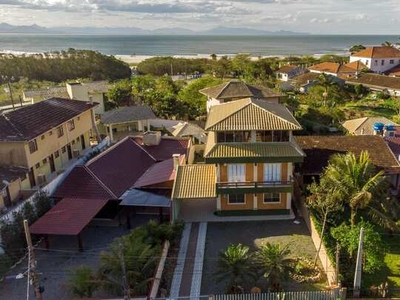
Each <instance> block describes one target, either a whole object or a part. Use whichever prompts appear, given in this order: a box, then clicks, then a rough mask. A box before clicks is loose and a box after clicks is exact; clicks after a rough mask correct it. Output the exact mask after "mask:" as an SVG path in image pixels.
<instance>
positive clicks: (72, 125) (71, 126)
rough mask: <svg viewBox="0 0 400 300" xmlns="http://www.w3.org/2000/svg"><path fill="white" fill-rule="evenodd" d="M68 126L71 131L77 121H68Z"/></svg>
mask: <svg viewBox="0 0 400 300" xmlns="http://www.w3.org/2000/svg"><path fill="white" fill-rule="evenodd" d="M67 128H68V130H69V131H72V130H74V129H75V122H74V120H71V121H68V122H67Z"/></svg>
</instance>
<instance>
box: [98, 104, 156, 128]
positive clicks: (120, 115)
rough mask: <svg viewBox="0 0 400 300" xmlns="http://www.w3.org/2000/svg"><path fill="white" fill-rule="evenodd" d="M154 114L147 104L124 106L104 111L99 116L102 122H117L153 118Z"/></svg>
mask: <svg viewBox="0 0 400 300" xmlns="http://www.w3.org/2000/svg"><path fill="white" fill-rule="evenodd" d="M155 118H156V115H155V114H154V113H153V111H152V110H151V108H150V107H149V106H147V105H138V106H125V107H120V108H117V109H113V110H109V111H106V112H105V113H104V114H103V115H102V116H101V122H102V123H103V124H107V125H108V124H118V123H127V122H134V121H140V120H149V119H155Z"/></svg>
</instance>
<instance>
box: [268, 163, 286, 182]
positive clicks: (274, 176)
mask: <svg viewBox="0 0 400 300" xmlns="http://www.w3.org/2000/svg"><path fill="white" fill-rule="evenodd" d="M281 180H282V164H280V163H274V164H264V181H267V182H280V181H281Z"/></svg>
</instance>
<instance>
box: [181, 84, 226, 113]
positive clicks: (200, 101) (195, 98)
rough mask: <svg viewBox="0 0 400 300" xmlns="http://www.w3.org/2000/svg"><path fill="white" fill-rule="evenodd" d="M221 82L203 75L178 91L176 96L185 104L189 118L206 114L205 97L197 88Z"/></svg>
mask: <svg viewBox="0 0 400 300" xmlns="http://www.w3.org/2000/svg"><path fill="white" fill-rule="evenodd" d="M221 82H222V81H221V80H220V79H217V78H213V77H203V78H199V79H196V80H194V81H192V82H191V83H189V84H188V85H187V86H186V87H185V88H184V89H182V90H181V91H180V92H179V94H178V97H179V99H180V100H181V101H182V102H183V103H184V105H185V106H186V108H187V112H188V115H189V119H191V120H194V119H195V118H196V117H199V116H203V115H205V114H206V103H207V97H206V96H205V95H203V94H200V93H199V90H201V89H204V88H206V87H210V86H214V85H217V84H220V83H221Z"/></svg>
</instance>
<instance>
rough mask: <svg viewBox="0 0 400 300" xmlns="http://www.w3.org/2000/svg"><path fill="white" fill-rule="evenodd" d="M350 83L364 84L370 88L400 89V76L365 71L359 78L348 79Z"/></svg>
mask: <svg viewBox="0 0 400 300" xmlns="http://www.w3.org/2000/svg"><path fill="white" fill-rule="evenodd" d="M346 83H350V84H362V85H365V86H367V87H369V88H377V89H391V90H400V78H399V77H391V76H386V75H379V74H372V73H364V74H360V76H359V77H358V78H351V79H348V80H347V81H346Z"/></svg>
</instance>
